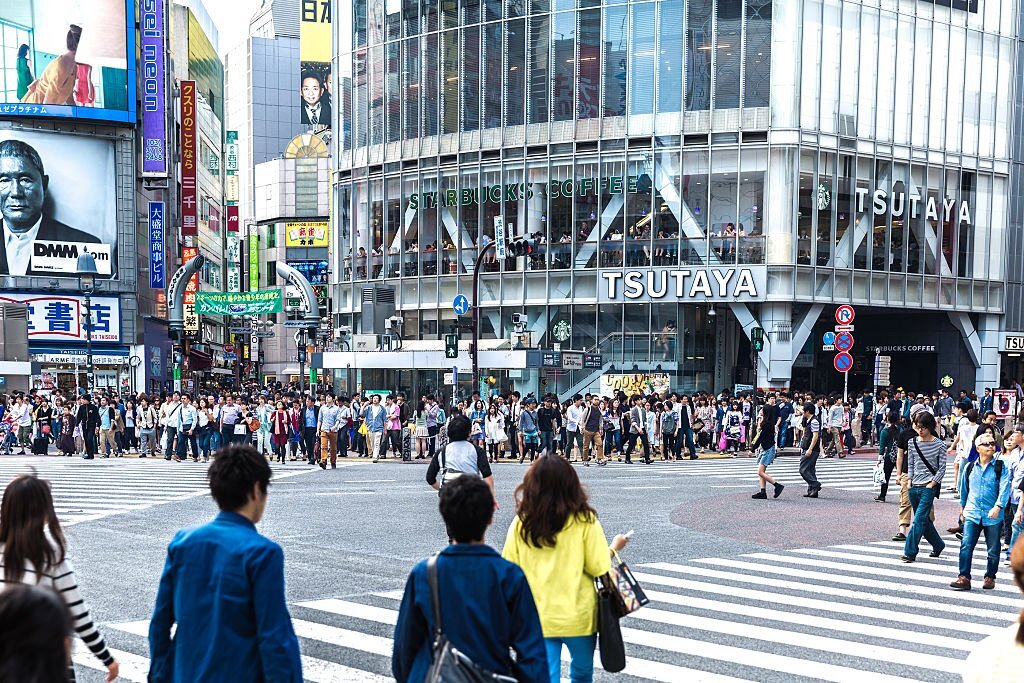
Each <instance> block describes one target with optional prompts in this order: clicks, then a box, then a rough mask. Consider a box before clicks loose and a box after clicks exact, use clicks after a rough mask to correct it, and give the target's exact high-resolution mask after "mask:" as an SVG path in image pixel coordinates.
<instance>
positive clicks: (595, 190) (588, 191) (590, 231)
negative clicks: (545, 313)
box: [573, 159, 601, 268]
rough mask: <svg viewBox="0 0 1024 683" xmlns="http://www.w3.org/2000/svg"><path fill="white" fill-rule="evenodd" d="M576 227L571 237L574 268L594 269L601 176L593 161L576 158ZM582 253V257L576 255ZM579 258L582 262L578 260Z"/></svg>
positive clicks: (599, 213) (599, 211)
mask: <svg viewBox="0 0 1024 683" xmlns="http://www.w3.org/2000/svg"><path fill="white" fill-rule="evenodd" d="M575 183H576V186H575V195H576V196H575V203H576V207H575V230H574V231H573V239H574V242H575V249H576V250H575V252H574V257H573V263H575V265H576V267H578V268H580V267H586V268H593V267H594V266H595V265H596V264H597V245H598V242H597V240H598V237H600V228H599V225H598V224H599V223H600V221H601V208H600V203H599V201H600V200H599V196H600V195H599V190H600V175H599V173H598V164H597V161H596V160H593V159H592V160H589V161H582V160H577V161H576V175H575ZM581 255H582V257H583V258H577V257H580V256H581ZM581 261H582V262H581Z"/></svg>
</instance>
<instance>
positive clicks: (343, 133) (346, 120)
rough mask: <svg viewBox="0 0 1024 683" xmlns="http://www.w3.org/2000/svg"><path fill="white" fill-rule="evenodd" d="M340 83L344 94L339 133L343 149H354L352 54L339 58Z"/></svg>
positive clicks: (341, 99) (339, 114)
mask: <svg viewBox="0 0 1024 683" xmlns="http://www.w3.org/2000/svg"><path fill="white" fill-rule="evenodd" d="M338 82H339V83H340V84H341V92H342V96H341V97H340V98H339V100H340V101H341V111H340V112H338V116H339V117H340V120H341V130H340V131H338V133H340V135H339V137H340V138H341V148H342V149H352V131H353V130H354V129H353V125H354V123H355V122H354V121H353V120H352V101H353V98H354V95H355V83H354V82H353V80H352V55H351V53H349V54H343V55H341V56H339V57H338ZM336 134H337V133H336Z"/></svg>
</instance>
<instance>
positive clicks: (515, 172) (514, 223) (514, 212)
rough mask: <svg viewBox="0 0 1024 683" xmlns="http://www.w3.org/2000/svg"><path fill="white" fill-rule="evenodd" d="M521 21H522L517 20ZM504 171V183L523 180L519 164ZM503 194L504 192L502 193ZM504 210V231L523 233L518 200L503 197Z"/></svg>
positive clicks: (509, 264)
mask: <svg viewBox="0 0 1024 683" xmlns="http://www.w3.org/2000/svg"><path fill="white" fill-rule="evenodd" d="M519 23H522V22H519ZM504 172H505V181H504V184H505V185H519V183H522V182H523V167H522V166H521V165H520V164H518V163H517V164H512V165H509V164H506V165H505V168H504ZM503 194H504V193H503ZM503 201H504V211H505V232H506V234H508V235H523V234H525V229H526V225H525V220H526V219H525V216H524V214H523V212H521V211H520V202H519V201H517V200H513V199H507V198H506V199H504V200H503ZM523 208H524V209H525V207H523ZM517 261H518V259H516V258H515V257H512V256H510V257H509V258H507V259H505V268H506V269H507V270H515V269H516V268H517Z"/></svg>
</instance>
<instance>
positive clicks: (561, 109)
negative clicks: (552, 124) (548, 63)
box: [551, 12, 576, 121]
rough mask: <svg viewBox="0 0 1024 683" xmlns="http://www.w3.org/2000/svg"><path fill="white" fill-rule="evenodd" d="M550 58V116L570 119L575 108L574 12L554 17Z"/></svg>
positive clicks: (558, 119) (564, 119) (563, 119)
mask: <svg viewBox="0 0 1024 683" xmlns="http://www.w3.org/2000/svg"><path fill="white" fill-rule="evenodd" d="M551 39H552V42H553V51H554V54H553V55H552V59H553V60H554V65H555V69H554V80H553V81H552V84H551V85H552V100H551V117H552V118H553V119H554V120H555V121H571V120H572V119H573V114H574V112H575V108H576V97H575V93H574V88H573V86H574V83H575V73H576V13H575V12H559V13H558V14H556V15H555V17H554V30H553V35H552V37H551Z"/></svg>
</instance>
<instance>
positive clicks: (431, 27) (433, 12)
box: [420, 0, 438, 31]
mask: <svg viewBox="0 0 1024 683" xmlns="http://www.w3.org/2000/svg"><path fill="white" fill-rule="evenodd" d="M437 5H438V0H420V25H421V26H423V30H424V31H436V30H437Z"/></svg>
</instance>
